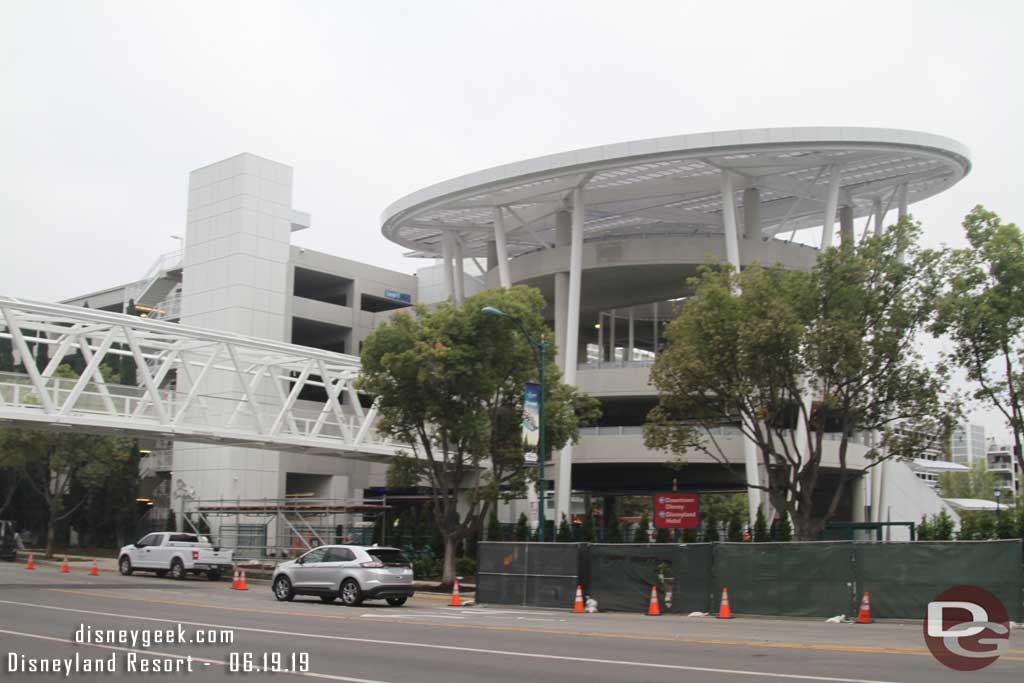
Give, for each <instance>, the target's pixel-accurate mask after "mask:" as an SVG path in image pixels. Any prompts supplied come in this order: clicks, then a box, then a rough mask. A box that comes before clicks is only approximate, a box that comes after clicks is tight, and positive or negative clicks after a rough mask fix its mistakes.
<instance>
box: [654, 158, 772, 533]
mask: <svg viewBox="0 0 1024 683" xmlns="http://www.w3.org/2000/svg"><path fill="white" fill-rule="evenodd" d="M746 196H747V195H746V193H744V197H746ZM758 210H759V209H758ZM751 211H754V209H751ZM746 215H748V214H747V211H746V209H745V210H744V216H746ZM722 229H723V230H724V231H725V253H726V257H727V258H728V259H729V264H730V265H731V266H732V267H733V268H734V269H735V270H736V272H737V273H738V272H739V271H740V248H739V230H738V228H737V225H736V194H735V186H734V184H733V179H732V175H731V174H730V173H728V172H727V171H723V172H722ZM655 326H657V323H655ZM757 455H758V454H757V445H756V444H755V443H754V442H753V441H751V440H750V439H747V438H744V439H743V464H744V474H745V475H746V478H747V502H748V503H749V514H750V524H751V526H753V524H754V520H755V518H756V517H757V510H758V508H760V507H761V490H760V489H758V488H755V486H758V485H760V480H761V476H760V472H759V470H758V467H757V462H758V457H757ZM751 484H753V486H752V485H751Z"/></svg>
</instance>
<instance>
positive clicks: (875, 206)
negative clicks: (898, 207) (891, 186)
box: [871, 197, 885, 237]
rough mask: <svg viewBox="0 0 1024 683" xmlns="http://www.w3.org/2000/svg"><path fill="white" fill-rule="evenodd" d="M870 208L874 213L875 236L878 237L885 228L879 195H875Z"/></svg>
mask: <svg viewBox="0 0 1024 683" xmlns="http://www.w3.org/2000/svg"><path fill="white" fill-rule="evenodd" d="M871 210H872V211H873V212H874V214H875V237H879V236H881V234H882V232H883V231H884V230H885V209H883V208H882V200H881V199H880V198H879V197H875V201H874V202H872V204H871Z"/></svg>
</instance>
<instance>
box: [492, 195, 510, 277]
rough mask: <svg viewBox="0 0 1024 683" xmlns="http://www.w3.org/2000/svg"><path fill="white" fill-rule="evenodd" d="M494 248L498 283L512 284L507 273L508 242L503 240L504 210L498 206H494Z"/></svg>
mask: <svg viewBox="0 0 1024 683" xmlns="http://www.w3.org/2000/svg"><path fill="white" fill-rule="evenodd" d="M494 250H495V252H496V253H495V256H496V258H497V260H498V284H500V285H501V286H502V287H505V288H508V287H511V286H512V278H510V277H509V274H508V244H506V242H505V211H504V209H502V208H501V207H500V206H496V207H494Z"/></svg>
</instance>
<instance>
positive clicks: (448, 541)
mask: <svg viewBox="0 0 1024 683" xmlns="http://www.w3.org/2000/svg"><path fill="white" fill-rule="evenodd" d="M441 583H443V584H444V585H445V586H451V585H452V584H454V583H455V538H454V537H453V536H452V535H451V534H445V536H444V569H443V570H442V572H441Z"/></svg>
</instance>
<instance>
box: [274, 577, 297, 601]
mask: <svg viewBox="0 0 1024 683" xmlns="http://www.w3.org/2000/svg"><path fill="white" fill-rule="evenodd" d="M274 597H275V598H277V599H278V600H280V601H281V602H290V601H291V599H292V598H294V597H295V591H293V590H292V582H291V581H289V580H288V577H287V576H279V577H277V578H276V579H274Z"/></svg>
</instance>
